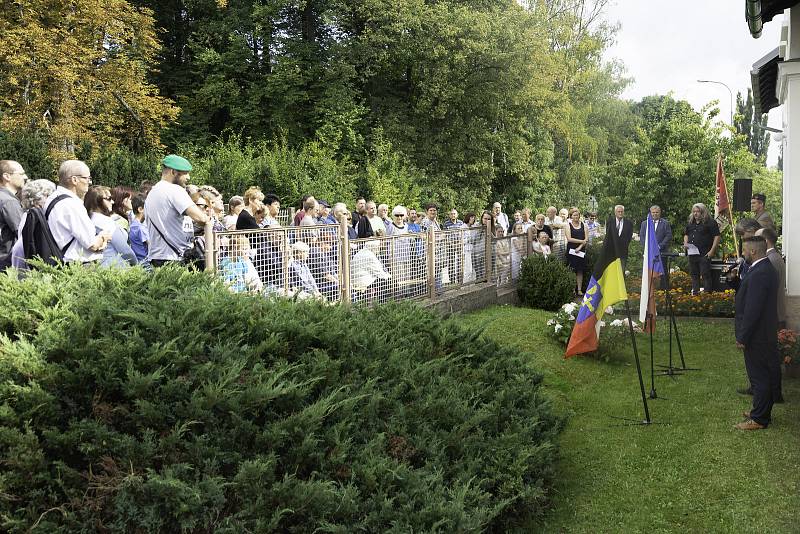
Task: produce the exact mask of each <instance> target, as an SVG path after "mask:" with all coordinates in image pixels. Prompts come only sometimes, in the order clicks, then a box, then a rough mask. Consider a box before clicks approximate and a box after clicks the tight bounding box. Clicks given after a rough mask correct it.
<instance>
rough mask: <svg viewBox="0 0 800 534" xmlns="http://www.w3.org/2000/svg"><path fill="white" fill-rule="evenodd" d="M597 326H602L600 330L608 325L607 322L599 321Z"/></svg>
mask: <svg viewBox="0 0 800 534" xmlns="http://www.w3.org/2000/svg"><path fill="white" fill-rule="evenodd" d="M597 324H598V325H600V328H603V327H604V326H605V325H606V322H605V321H598V322H597Z"/></svg>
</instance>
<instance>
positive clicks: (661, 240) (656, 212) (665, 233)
mask: <svg viewBox="0 0 800 534" xmlns="http://www.w3.org/2000/svg"><path fill="white" fill-rule="evenodd" d="M650 216H651V217H652V218H653V225H654V226H655V227H656V241H658V249H659V250H660V251H661V253H662V254H663V253H665V252H669V246H670V244H671V243H672V227H671V226H670V225H669V221H668V220H666V219H662V218H661V208H660V207H658V206H652V207H651V208H650ZM639 239H641V241H642V242H644V240H645V239H647V219H645V220H643V221H642V226H641V228H639Z"/></svg>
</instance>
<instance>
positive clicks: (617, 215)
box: [614, 204, 633, 270]
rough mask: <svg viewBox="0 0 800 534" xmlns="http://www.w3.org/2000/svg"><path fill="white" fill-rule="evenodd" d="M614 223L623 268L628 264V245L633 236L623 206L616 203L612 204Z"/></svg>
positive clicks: (631, 225)
mask: <svg viewBox="0 0 800 534" xmlns="http://www.w3.org/2000/svg"><path fill="white" fill-rule="evenodd" d="M614 224H615V225H616V228H617V235H618V236H619V241H618V243H619V245H620V246H619V249H618V250H617V252H619V258H620V260H622V269H623V270H624V269H625V268H626V266H627V264H628V245H630V244H631V239H632V238H633V223H632V222H631V221H630V220H629V219H626V218H625V206H623V205H622V204H617V205H616V206H614Z"/></svg>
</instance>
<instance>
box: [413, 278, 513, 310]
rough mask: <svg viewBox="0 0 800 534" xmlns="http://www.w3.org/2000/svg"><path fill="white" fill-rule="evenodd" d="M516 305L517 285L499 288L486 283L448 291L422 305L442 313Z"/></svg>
mask: <svg viewBox="0 0 800 534" xmlns="http://www.w3.org/2000/svg"><path fill="white" fill-rule="evenodd" d="M516 303H517V287H516V285H511V286H504V287H500V288H498V287H497V286H496V285H495V284H492V283H484V284H474V285H471V286H466V287H464V288H461V289H458V290H456V291H448V292H447V293H444V294H443V295H440V296H438V297H436V298H435V299H433V300H431V301H425V302H423V303H422V304H423V305H424V306H428V307H431V308H435V309H436V310H438V311H440V312H442V313H456V312H468V311H473V310H480V309H483V308H487V307H489V306H494V305H496V304H511V305H513V304H516Z"/></svg>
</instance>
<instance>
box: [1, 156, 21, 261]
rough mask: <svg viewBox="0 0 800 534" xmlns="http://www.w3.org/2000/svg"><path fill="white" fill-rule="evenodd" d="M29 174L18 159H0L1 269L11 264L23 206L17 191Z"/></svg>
mask: <svg viewBox="0 0 800 534" xmlns="http://www.w3.org/2000/svg"><path fill="white" fill-rule="evenodd" d="M27 178H28V176H27V174H25V169H23V168H22V165H20V164H19V163H18V162H16V161H12V160H2V161H0V271H2V270H4V269H6V268H7V267H9V266H10V265H11V249H12V247H13V246H14V242H15V241H16V240H17V234H18V233H19V224H20V220H21V219H22V206H21V205H20V202H19V199H18V198H17V193H18V192H19V190H20V189H22V186H23V185H25V181H26V180H27Z"/></svg>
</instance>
